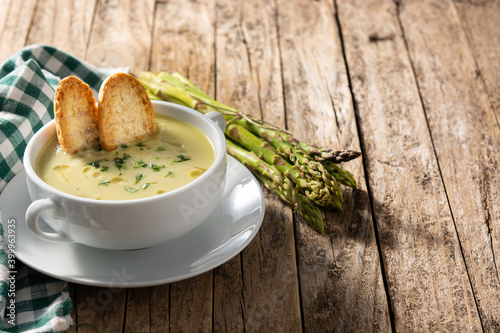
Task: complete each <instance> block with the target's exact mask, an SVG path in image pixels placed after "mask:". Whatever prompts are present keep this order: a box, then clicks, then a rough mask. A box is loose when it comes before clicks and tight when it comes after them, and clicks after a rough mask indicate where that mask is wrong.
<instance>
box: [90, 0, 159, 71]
mask: <svg viewBox="0 0 500 333" xmlns="http://www.w3.org/2000/svg"><path fill="white" fill-rule="evenodd" d="M154 5H155V0H146V1H133V0H99V1H98V3H97V8H96V14H95V17H94V19H93V24H92V29H91V33H90V40H89V43H88V47H87V50H86V53H85V59H87V60H88V61H91V62H92V64H94V65H95V66H105V67H129V68H130V72H131V73H132V74H138V72H140V71H142V70H144V69H145V68H148V67H149V61H148V60H149V55H150V49H151V43H152V42H151V38H152V34H151V31H152V24H153V15H154Z"/></svg>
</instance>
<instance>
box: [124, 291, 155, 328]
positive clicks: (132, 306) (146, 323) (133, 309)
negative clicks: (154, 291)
mask: <svg viewBox="0 0 500 333" xmlns="http://www.w3.org/2000/svg"><path fill="white" fill-rule="evenodd" d="M150 289H151V288H147V287H145V288H130V289H128V290H127V305H126V306H127V308H126V310H125V313H126V316H125V323H124V329H123V331H124V332H130V333H140V332H150V327H151V323H150V322H151V314H150V311H151V310H152V309H154V305H153V306H151V305H152V304H151V302H150Z"/></svg>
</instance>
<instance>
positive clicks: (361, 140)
mask: <svg viewBox="0 0 500 333" xmlns="http://www.w3.org/2000/svg"><path fill="white" fill-rule="evenodd" d="M337 1H338V0H334V1H333V6H334V9H335V13H334V14H335V23H336V24H337V27H338V32H339V40H340V44H341V47H342V57H343V58H344V64H345V67H346V72H347V82H348V84H349V91H350V93H351V99H352V104H353V108H354V116H355V117H356V131H357V132H358V136H359V145H360V147H361V149H363V147H365V146H366V145H365V139H364V137H363V132H362V131H361V128H360V127H359V123H360V122H359V109H358V104H357V102H356V96H355V94H354V91H353V89H352V83H351V74H350V70H349V65H348V63H347V57H346V53H345V44H344V36H343V33H342V25H341V24H340V19H339V11H338V5H337ZM362 162H363V173H364V175H365V182H366V191H367V193H368V200H369V201H370V210H371V212H370V213H371V216H372V223H373V230H374V233H375V242H376V244H377V251H378V253H379V262H380V269H381V270H382V280H383V283H384V291H385V295H386V300H387V307H388V310H389V318H390V323H391V331H392V332H396V324H395V320H394V311H393V309H392V303H391V298H390V297H389V285H388V283H387V277H386V275H385V272H386V270H385V266H384V260H383V258H382V248H381V245H380V238H379V234H378V229H377V223H376V218H375V211H374V205H373V196H372V192H371V188H370V182H369V181H368V174H369V173H368V168H367V165H366V163H367V162H366V160H365V159H363V161H362Z"/></svg>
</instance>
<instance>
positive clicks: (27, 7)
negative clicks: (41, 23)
mask: <svg viewBox="0 0 500 333" xmlns="http://www.w3.org/2000/svg"><path fill="white" fill-rule="evenodd" d="M36 4H37V1H36V0H27V1H15V0H2V2H1V3H0V5H1V6H2V7H1V8H2V11H0V45H2V47H1V48H0V63H1V62H4V61H5V60H6V59H7V58H8V57H9V56H10V55H12V54H13V53H14V52H16V51H18V50H19V49H21V48H23V47H24V46H25V45H26V37H27V35H28V31H29V29H30V26H31V23H32V18H33V13H34V11H35V9H36Z"/></svg>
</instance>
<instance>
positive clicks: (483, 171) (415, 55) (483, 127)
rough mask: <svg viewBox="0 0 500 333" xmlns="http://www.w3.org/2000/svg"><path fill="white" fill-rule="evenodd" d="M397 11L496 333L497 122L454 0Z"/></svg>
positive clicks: (499, 317)
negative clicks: (494, 233)
mask: <svg viewBox="0 0 500 333" xmlns="http://www.w3.org/2000/svg"><path fill="white" fill-rule="evenodd" d="M400 12H401V23H402V27H403V30H404V33H405V36H406V39H407V41H408V48H409V52H410V56H411V59H412V62H413V66H414V68H415V74H416V77H417V81H418V85H419V90H420V93H421V96H422V101H423V104H424V107H425V111H426V115H427V120H428V123H429V128H430V130H431V133H432V138H433V142H434V145H435V149H436V154H437V157H438V160H439V164H440V167H441V173H442V176H443V180H444V184H445V187H446V190H447V194H448V198H449V202H450V207H451V210H452V213H453V217H454V220H455V225H456V228H457V231H458V235H459V238H460V243H461V247H462V252H463V255H464V257H465V262H466V265H467V270H468V272H469V276H470V280H471V281H470V282H471V284H472V288H473V290H474V296H475V299H476V302H477V304H478V309H479V314H480V315H481V319H482V323H483V326H484V328H485V329H486V330H487V331H499V330H500V279H499V273H498V267H497V266H496V265H495V255H494V252H495V251H494V249H493V244H492V240H491V231H492V229H496V228H495V223H494V222H495V221H499V220H500V214H499V213H500V202H499V201H498V195H499V190H498V189H499V187H500V174H499V172H498V163H499V161H500V157H499V156H500V127H499V125H498V122H497V119H496V117H495V114H494V111H493V110H492V108H491V104H490V101H489V100H488V96H487V93H486V89H485V86H484V81H483V80H482V79H481V77H480V76H478V72H477V70H478V68H477V67H476V61H475V59H474V54H473V52H472V50H471V48H470V47H469V44H468V42H467V38H466V36H465V33H464V31H463V30H462V29H461V28H460V25H461V24H460V18H459V16H458V14H457V12H456V10H455V7H454V5H453V3H451V1H434V0H429V1H418V2H417V1H408V2H405V3H403V5H402V6H401V9H400ZM496 235H498V231H497V232H496ZM495 240H496V241H497V242H498V238H496V239H495ZM496 250H497V253H498V245H497V247H496Z"/></svg>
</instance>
